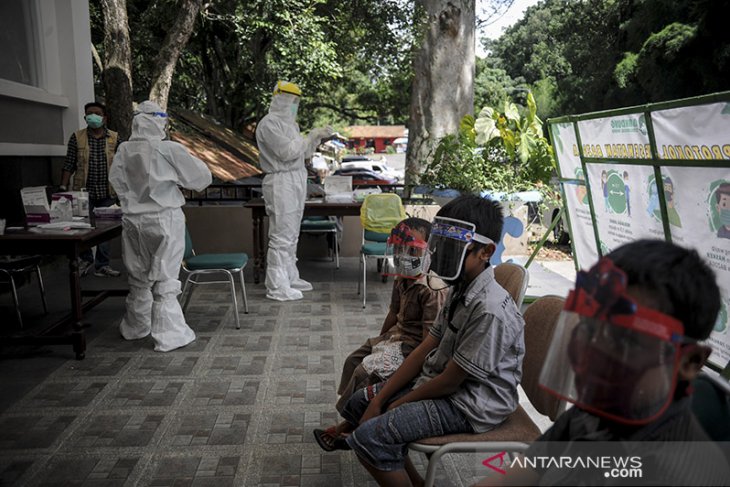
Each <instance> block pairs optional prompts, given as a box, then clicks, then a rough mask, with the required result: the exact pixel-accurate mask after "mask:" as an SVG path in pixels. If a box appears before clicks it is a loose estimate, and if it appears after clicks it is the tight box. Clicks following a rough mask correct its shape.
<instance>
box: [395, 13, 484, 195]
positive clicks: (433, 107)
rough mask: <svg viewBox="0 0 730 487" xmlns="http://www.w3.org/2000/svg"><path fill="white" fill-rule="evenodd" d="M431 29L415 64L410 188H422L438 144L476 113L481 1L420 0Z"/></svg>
mask: <svg viewBox="0 0 730 487" xmlns="http://www.w3.org/2000/svg"><path fill="white" fill-rule="evenodd" d="M417 3H418V4H420V6H421V8H423V10H424V17H425V26H424V29H423V31H424V33H423V38H422V40H421V45H420V51H419V52H418V54H417V55H416V56H415V59H414V66H413V71H414V78H413V90H412V92H411V111H410V120H409V122H408V129H409V131H408V154H407V155H406V184H412V183H417V182H418V175H419V174H421V173H422V170H423V168H424V167H425V166H426V164H428V161H429V160H430V158H431V152H432V149H433V147H434V146H435V144H436V143H437V142H438V141H439V139H441V138H442V137H443V136H445V135H447V134H452V133H456V132H457V131H458V130H459V122H460V121H461V118H462V117H463V116H464V115H467V114H472V113H473V111H474V64H475V57H474V56H475V54H474V31H475V23H476V18H475V0H419V1H418V2H417Z"/></svg>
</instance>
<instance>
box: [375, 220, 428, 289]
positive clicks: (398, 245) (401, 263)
mask: <svg viewBox="0 0 730 487" xmlns="http://www.w3.org/2000/svg"><path fill="white" fill-rule="evenodd" d="M427 248H428V244H427V243H426V242H425V241H424V240H422V239H420V238H418V236H416V235H415V234H414V233H413V232H411V230H410V228H408V226H407V225H404V224H400V225H398V226H397V227H395V228H394V229H393V231H392V232H390V237H388V244H387V246H386V248H385V255H386V256H389V257H392V259H393V268H394V270H393V272H392V273H389V275H395V276H400V277H405V278H407V279H417V278H418V277H419V276H420V275H421V274H422V273H423V269H424V265H425V264H426V261H427V258H428V255H427V252H426V251H427Z"/></svg>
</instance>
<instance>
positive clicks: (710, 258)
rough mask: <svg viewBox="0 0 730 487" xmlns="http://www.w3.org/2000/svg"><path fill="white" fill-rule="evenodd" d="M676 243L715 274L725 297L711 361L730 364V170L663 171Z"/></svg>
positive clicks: (715, 332)
mask: <svg viewBox="0 0 730 487" xmlns="http://www.w3.org/2000/svg"><path fill="white" fill-rule="evenodd" d="M662 178H663V179H664V188H665V189H664V190H665V193H666V192H667V188H670V190H671V191H670V192H669V193H668V194H667V198H671V200H672V201H671V202H670V201H667V207H668V211H669V223H670V225H669V227H670V230H671V234H672V241H673V242H675V243H677V244H678V245H682V246H684V247H691V248H694V249H696V250H697V252H699V254H700V256H701V257H702V258H703V259H705V262H707V263H708V264H709V265H710V267H712V269H713V270H714V271H715V275H716V276H717V283H718V285H719V286H720V293H721V295H722V306H721V308H720V315H719V316H718V319H717V321H716V323H715V327H714V330H713V332H712V335H711V336H710V339H709V342H710V345H711V346H712V349H713V352H712V355H711V356H710V361H711V362H712V363H714V364H716V365H718V366H720V367H725V365H727V363H728V361H730V331H729V330H728V327H729V326H730V324H729V323H728V313H729V312H730V168H697V167H692V168H689V167H671V168H669V167H665V168H662Z"/></svg>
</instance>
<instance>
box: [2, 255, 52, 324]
mask: <svg viewBox="0 0 730 487" xmlns="http://www.w3.org/2000/svg"><path fill="white" fill-rule="evenodd" d="M40 263H41V256H40V255H24V256H15V257H9V256H3V257H2V258H0V275H2V276H5V277H6V278H7V280H8V282H9V283H10V289H11V292H12V294H13V303H14V304H15V314H16V316H17V317H18V323H19V324H20V327H21V328H23V316H22V315H21V314H20V302H19V300H18V288H17V286H16V285H15V276H17V275H20V274H24V273H26V272H31V271H33V270H35V273H36V275H37V276H38V286H39V287H40V290H41V300H42V301H43V312H44V313H46V314H48V306H47V305H46V290H45V288H44V287H43V276H41V268H40Z"/></svg>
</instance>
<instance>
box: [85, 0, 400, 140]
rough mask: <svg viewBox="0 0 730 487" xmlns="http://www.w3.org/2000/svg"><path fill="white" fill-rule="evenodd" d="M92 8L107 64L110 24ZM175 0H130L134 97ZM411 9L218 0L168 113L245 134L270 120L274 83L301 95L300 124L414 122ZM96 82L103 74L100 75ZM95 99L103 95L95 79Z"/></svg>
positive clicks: (360, 1)
mask: <svg viewBox="0 0 730 487" xmlns="http://www.w3.org/2000/svg"><path fill="white" fill-rule="evenodd" d="M97 3H98V2H90V10H91V21H92V42H93V43H94V45H95V46H96V47H97V49H98V50H99V51H100V53H101V55H102V57H103V44H102V42H101V40H102V32H103V18H102V17H101V15H100V13H99V12H100V10H101V9H100V8H99V6H98V5H97ZM175 5H177V1H176V0H127V12H128V16H129V26H130V32H131V33H132V40H133V42H132V44H133V52H132V57H133V60H132V62H133V76H134V83H133V85H134V88H135V94H134V96H135V99H141V98H143V97H145V96H146V93H147V92H148V90H149V83H150V79H151V75H152V73H151V69H152V66H151V64H152V63H151V61H152V59H153V58H154V54H155V53H156V52H157V51H158V50H159V46H160V45H161V43H162V40H163V39H164V36H165V33H166V32H167V30H169V27H170V24H171V22H173V21H174V19H175V13H176V10H175ZM412 29H413V6H412V5H410V4H409V3H408V2H402V1H400V0H356V1H352V2H340V1H337V0H212V1H209V2H206V3H205V9H204V10H203V11H202V12H201V15H200V18H199V19H198V22H197V23H196V29H195V32H194V33H193V36H192V37H191V39H190V42H189V43H188V45H187V48H186V50H185V51H184V52H183V53H182V55H181V57H180V59H179V62H178V65H177V68H176V70H175V73H174V78H173V85H172V89H171V92H170V106H172V107H178V108H187V109H192V110H197V111H202V112H204V113H207V114H209V115H212V116H213V117H214V118H216V119H218V120H221V121H222V122H224V123H225V124H226V125H228V126H230V127H233V128H234V129H238V130H241V129H243V128H245V127H246V126H247V125H248V124H250V123H252V122H255V121H257V120H258V119H260V118H261V117H263V116H264V115H265V114H266V113H267V111H268V106H269V101H270V99H271V89H272V87H273V85H274V83H275V82H276V80H277V79H290V80H292V81H294V82H297V83H298V84H299V85H300V86H301V88H302V90H303V93H304V97H303V99H302V106H301V107H300V111H299V113H300V118H299V121H300V125H301V126H302V128H303V129H307V128H309V127H311V126H313V125H315V124H316V125H320V124H330V125H333V126H335V127H338V128H339V127H343V126H345V125H350V124H358V123H359V124H362V123H404V122H405V121H406V120H407V118H408V112H409V99H410V97H409V95H410V80H411V78H412V73H411V62H410V56H411V48H412ZM95 74H96V76H97V80H99V73H98V70H97V72H96V73H95ZM97 92H98V93H103V87H102V85H101V83H99V82H98V81H97Z"/></svg>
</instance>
